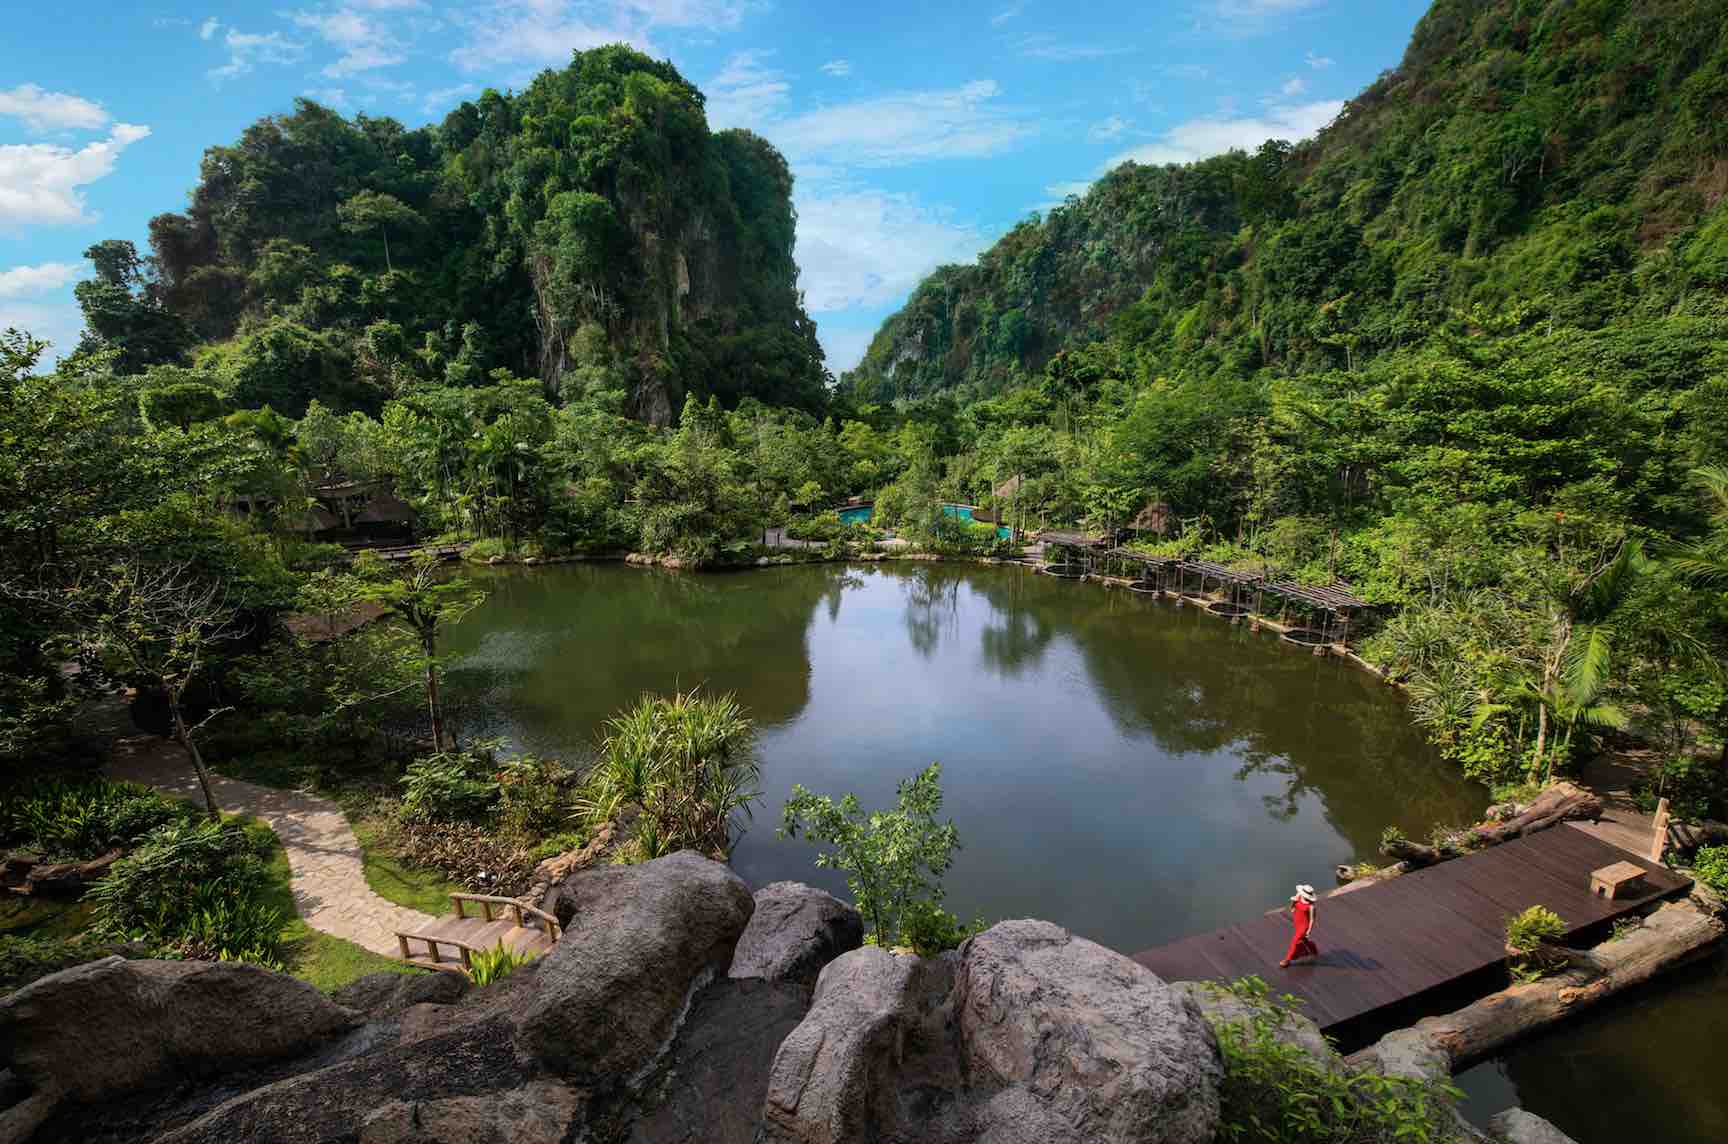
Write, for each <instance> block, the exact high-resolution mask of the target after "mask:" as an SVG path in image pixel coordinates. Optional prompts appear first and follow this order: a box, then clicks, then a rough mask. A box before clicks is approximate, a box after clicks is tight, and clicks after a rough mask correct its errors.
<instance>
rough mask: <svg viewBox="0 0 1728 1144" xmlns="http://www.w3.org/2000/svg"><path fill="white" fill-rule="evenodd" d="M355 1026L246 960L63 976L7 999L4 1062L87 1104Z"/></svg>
mask: <svg viewBox="0 0 1728 1144" xmlns="http://www.w3.org/2000/svg"><path fill="white" fill-rule="evenodd" d="M355 1024H357V1020H356V1017H355V1014H354V1013H353V1012H352V1011H350V1010H348V1009H344V1008H343V1007H341V1006H340V1005H337V1004H336V1003H335V1002H333V1001H331V1000H330V999H329V998H327V997H325V996H324V995H323V994H322V993H320V992H318V990H317V989H315V988H313V987H312V986H311V985H308V984H306V983H305V982H304V981H298V980H296V979H294V978H292V977H287V976H284V975H282V974H278V973H271V972H269V971H268V970H264V969H259V968H257V967H256V966H251V965H241V964H239V963H236V962H219V963H211V962H202V961H127V960H125V959H123V958H119V957H109V958H104V959H103V960H101V961H95V962H91V963H89V964H86V965H80V966H76V967H74V968H72V969H66V970H62V971H61V972H59V973H56V974H54V975H53V976H51V977H45V978H43V979H42V980H40V981H37V982H34V983H33V984H30V985H27V986H25V987H24V988H23V989H20V990H19V991H18V992H17V993H14V994H13V995H12V996H10V997H8V998H6V999H5V1000H4V1001H0V1060H7V1061H10V1062H11V1066H12V1069H13V1071H14V1072H15V1073H16V1074H17V1075H18V1076H19V1077H20V1078H21V1079H23V1080H24V1081H25V1082H27V1083H28V1084H30V1085H31V1086H32V1087H33V1088H34V1089H35V1090H36V1091H37V1092H39V1093H51V1094H54V1095H55V1096H57V1097H60V1098H64V1099H71V1100H77V1101H83V1102H87V1103H88V1102H93V1101H101V1100H104V1099H107V1098H109V1097H112V1096H115V1095H118V1094H123V1093H129V1092H135V1091H138V1090H141V1089H148V1088H153V1087H157V1086H160V1085H164V1084H168V1083H170V1082H180V1081H184V1080H186V1079H188V1078H191V1077H196V1076H198V1075H201V1074H206V1073H211V1072H216V1071H218V1070H222V1069H232V1068H235V1067H237V1066H241V1065H244V1064H246V1063H248V1062H256V1061H260V1060H268V1059H272V1058H277V1057H285V1056H290V1055H292V1054H295V1053H301V1052H304V1051H306V1050H307V1049H309V1048H311V1047H313V1046H315V1045H317V1044H318V1043H320V1042H322V1041H324V1040H326V1039H328V1038H330V1037H333V1036H335V1035H336V1034H338V1033H342V1032H345V1031H346V1030H348V1029H350V1028H352V1027H353V1026H354V1025H355Z"/></svg>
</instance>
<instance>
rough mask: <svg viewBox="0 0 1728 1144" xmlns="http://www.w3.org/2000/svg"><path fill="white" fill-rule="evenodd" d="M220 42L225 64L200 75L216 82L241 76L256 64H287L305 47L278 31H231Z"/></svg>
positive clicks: (296, 57) (298, 55) (230, 29)
mask: <svg viewBox="0 0 1728 1144" xmlns="http://www.w3.org/2000/svg"><path fill="white" fill-rule="evenodd" d="M222 42H223V43H224V44H226V45H227V47H228V62H227V63H225V64H223V65H222V66H221V67H219V68H211V69H210V70H209V71H207V72H205V73H204V74H205V75H207V76H209V77H210V79H211V80H212V81H214V82H216V83H221V82H222V81H223V80H228V79H233V78H235V77H236V76H242V75H245V74H246V73H247V72H250V71H251V70H252V69H253V68H255V67H257V66H258V65H259V64H291V63H293V62H294V61H295V60H297V59H299V58H300V53H301V52H302V51H303V50H305V47H306V45H304V44H300V43H296V42H295V41H293V40H290V39H287V38H286V37H284V36H283V35H282V33H281V32H269V33H261V32H237V31H235V30H234V29H233V28H229V29H228V31H227V34H225V35H224V36H223V37H222Z"/></svg>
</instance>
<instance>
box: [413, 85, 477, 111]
mask: <svg viewBox="0 0 1728 1144" xmlns="http://www.w3.org/2000/svg"><path fill="white" fill-rule="evenodd" d="M479 90H480V89H479V88H478V87H476V86H475V85H474V84H471V83H459V84H457V85H455V86H454V87H441V88H438V89H437V90H435V91H429V92H427V93H426V94H425V95H423V96H421V97H420V110H422V111H424V112H425V113H426V114H427V115H436V114H438V113H439V112H443V111H448V110H449V109H450V108H452V107H454V106H456V105H457V104H458V103H461V102H462V101H463V100H464V99H466V98H468V97H469V96H470V95H473V94H474V93H475V92H477V91H479Z"/></svg>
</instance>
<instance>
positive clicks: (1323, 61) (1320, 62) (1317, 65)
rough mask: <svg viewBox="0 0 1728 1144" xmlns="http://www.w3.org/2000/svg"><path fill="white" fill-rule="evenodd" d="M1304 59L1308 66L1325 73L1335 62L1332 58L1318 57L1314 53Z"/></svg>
mask: <svg viewBox="0 0 1728 1144" xmlns="http://www.w3.org/2000/svg"><path fill="white" fill-rule="evenodd" d="M1303 59H1304V60H1306V61H1307V64H1308V66H1309V67H1311V68H1313V69H1314V70H1315V71H1325V70H1326V69H1327V68H1329V67H1331V66H1332V64H1333V63H1334V62H1335V61H1334V60H1333V59H1332V57H1331V56H1317V55H1315V54H1314V53H1313V52H1312V51H1310V52H1309V53H1308V54H1307V55H1306V56H1304V57H1303Z"/></svg>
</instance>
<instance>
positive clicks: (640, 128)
mask: <svg viewBox="0 0 1728 1144" xmlns="http://www.w3.org/2000/svg"><path fill="white" fill-rule="evenodd" d="M791 191H792V177H791V173H790V171H789V169H788V168H787V165H786V162H785V160H784V159H783V158H782V157H781V156H780V154H779V153H778V152H777V151H775V150H774V148H773V147H772V146H771V145H769V144H768V143H767V142H766V141H764V140H762V139H761V138H759V137H757V136H755V135H752V134H750V133H748V132H744V131H726V132H720V133H718V134H715V133H711V132H710V131H709V130H708V126H707V121H706V119H705V116H704V113H703V97H702V95H701V93H700V92H699V91H697V90H696V88H695V87H693V86H692V85H691V84H689V83H688V82H687V81H685V80H684V79H683V78H682V77H681V76H680V75H679V74H678V72H677V71H676V70H675V69H674V68H673V67H672V66H671V65H670V64H668V63H663V62H656V61H653V60H650V59H648V58H647V57H645V56H642V55H640V54H639V53H636V52H634V51H632V50H630V49H628V48H623V47H607V48H600V49H597V50H594V51H590V52H579V53H577V54H576V55H575V57H574V59H573V61H572V62H571V64H570V65H569V66H568V67H566V68H564V69H562V70H560V71H547V72H544V73H542V74H541V75H540V76H538V77H537V78H536V79H535V80H534V81H533V82H532V83H530V84H529V85H528V87H527V88H526V89H525V90H524V91H522V92H520V93H517V94H500V93H498V92H495V91H487V92H486V93H484V94H483V95H482V96H480V98H479V99H477V100H474V101H472V102H469V103H464V104H463V105H462V106H460V107H458V108H456V109H455V110H454V111H452V112H451V113H450V114H449V115H448V116H447V117H446V118H445V120H444V122H443V123H442V124H441V125H438V126H435V127H426V128H420V129H417V130H412V131H410V130H406V129H404V128H403V127H402V125H401V124H399V123H397V122H395V121H394V120H390V119H382V118H372V117H369V116H367V115H364V114H361V115H357V116H356V117H354V118H353V119H352V120H349V119H345V118H343V117H342V116H340V115H338V114H337V113H335V112H333V111H331V110H329V109H327V108H324V107H321V106H319V105H317V104H315V103H312V102H310V101H300V102H299V103H298V105H297V107H296V109H295V111H294V112H293V114H290V115H285V116H273V117H270V118H267V119H264V120H261V121H259V122H258V123H256V124H254V125H253V126H251V127H249V128H248V129H247V130H246V132H245V133H244V134H243V135H242V137H241V139H240V140H239V142H238V143H236V144H234V145H233V146H228V147H213V148H211V149H210V150H209V151H208V152H207V153H206V155H205V159H204V163H203V168H202V171H201V177H200V180H199V183H198V185H197V187H196V188H195V189H194V190H193V192H192V202H191V205H190V207H189V208H188V209H187V210H186V211H185V212H184V213H177V214H166V215H162V216H159V217H158V218H156V219H154V220H153V221H152V223H151V227H150V231H151V245H152V247H153V253H154V254H155V268H156V270H157V273H158V274H159V284H158V290H159V292H160V296H161V298H162V300H163V303H164V305H165V306H166V307H167V308H168V309H169V310H171V311H173V312H174V313H175V314H177V315H178V316H180V317H181V318H183V319H185V320H186V322H187V323H188V324H189V326H190V327H191V329H192V331H193V332H194V334H195V336H196V337H197V338H198V339H200V340H201V341H203V342H204V343H205V348H204V349H203V350H202V351H201V353H200V357H201V361H202V363H203V364H206V365H209V366H211V367H213V368H216V369H219V370H220V369H223V368H224V366H225V365H226V366H229V367H230V372H232V371H233V369H235V368H238V367H236V366H235V364H234V363H235V361H236V360H237V359H241V358H249V357H250V356H253V354H252V351H253V349H254V347H255V345H256V344H257V343H258V342H259V341H260V339H264V340H268V339H271V338H274V339H276V340H277V341H282V340H284V339H290V340H293V341H294V342H295V344H296V345H298V346H301V347H302V348H304V347H305V346H307V345H310V346H311V347H312V349H311V350H309V351H307V352H314V353H317V354H319V355H321V356H323V357H324V358H327V359H329V362H328V363H327V364H328V369H326V370H325V372H326V373H328V372H330V371H331V370H334V371H335V372H337V373H340V374H343V375H345V376H346V378H347V379H348V382H349V384H348V385H347V386H346V390H345V392H344V393H342V394H335V393H332V392H331V386H329V385H324V386H323V387H322V388H321V389H320V391H319V392H316V393H308V394H304V395H299V394H288V395H286V396H285V400H284V402H283V403H285V404H287V405H288V407H289V408H287V409H286V410H282V408H281V403H279V404H278V409H279V411H285V412H289V413H291V414H294V413H298V411H299V410H298V409H297V408H295V406H296V405H301V406H303V404H304V401H305V400H306V399H308V398H310V397H318V398H320V399H321V400H323V401H325V402H326V403H327V404H329V403H331V402H332V399H333V398H334V399H335V400H336V401H338V402H339V403H346V404H351V405H357V406H361V407H365V406H368V405H376V404H378V403H379V402H381V401H382V400H383V399H384V398H387V397H389V396H390V395H392V394H393V393H394V392H397V391H399V390H400V389H402V388H403V387H404V386H407V385H412V384H413V383H414V381H415V380H416V379H422V380H427V381H443V382H453V383H457V384H464V383H466V384H474V383H478V382H480V381H483V380H484V379H485V378H486V376H487V375H488V374H489V373H490V372H491V371H492V370H494V369H499V368H503V369H508V370H510V371H512V372H514V373H517V374H522V375H527V376H538V377H539V378H540V379H541V381H542V382H543V383H544V384H545V386H546V388H547V391H548V393H549V394H550V395H553V396H557V395H560V394H563V395H566V396H568V395H570V392H571V390H572V389H573V388H574V389H578V390H583V391H586V390H589V389H593V388H605V389H621V390H623V391H624V393H625V398H626V407H627V408H628V409H629V410H630V411H631V412H632V413H633V414H634V415H636V416H638V417H641V418H643V419H645V420H649V421H652V422H655V423H659V424H664V423H667V422H669V421H670V420H671V419H672V417H673V415H674V412H675V411H676V410H677V409H679V408H680V407H681V406H682V404H683V401H684V398H685V396H686V394H689V393H694V394H696V395H697V396H698V397H708V396H717V397H719V398H721V399H722V400H723V401H726V402H728V403H735V402H736V401H738V400H740V399H742V398H744V397H747V396H753V397H756V398H758V399H760V400H762V401H764V402H768V403H771V404H781V405H793V406H801V407H804V408H809V409H816V408H819V407H820V405H821V404H822V401H823V397H824V388H823V387H824V383H825V380H826V374H825V372H824V369H823V365H822V354H821V349H820V347H819V346H818V344H817V342H816V337H815V326H814V324H813V323H812V322H811V321H810V319H809V317H808V316H807V315H806V314H805V313H804V310H803V306H802V303H801V301H800V299H799V296H798V293H797V267H796V265H795V264H794V262H793V259H792V248H793V236H794V216H793V211H792V204H791ZM284 331H287V332H286V333H285V332H284Z"/></svg>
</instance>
